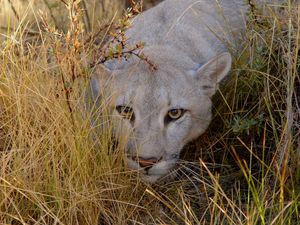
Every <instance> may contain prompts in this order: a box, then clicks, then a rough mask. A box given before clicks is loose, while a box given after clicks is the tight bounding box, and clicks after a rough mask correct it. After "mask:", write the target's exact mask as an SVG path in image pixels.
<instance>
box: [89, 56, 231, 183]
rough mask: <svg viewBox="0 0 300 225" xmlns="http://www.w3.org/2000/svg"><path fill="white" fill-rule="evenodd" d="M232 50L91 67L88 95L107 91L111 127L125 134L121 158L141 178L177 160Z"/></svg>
mask: <svg viewBox="0 0 300 225" xmlns="http://www.w3.org/2000/svg"><path fill="white" fill-rule="evenodd" d="M231 61H232V59H231V55H230V54H229V53H223V54H220V55H218V56H216V57H214V58H212V59H210V60H209V61H208V62H206V63H204V64H202V65H200V66H198V68H190V69H188V68H185V69H182V68H183V66H182V65H181V66H178V67H176V63H175V64H173V65H172V64H168V63H161V64H159V62H158V64H159V65H158V69H157V70H155V71H151V70H150V69H149V65H147V63H145V62H141V61H140V62H139V63H136V64H134V65H131V66H126V67H125V68H124V67H123V68H122V67H121V68H115V69H113V70H110V69H108V68H106V67H104V66H103V65H99V66H98V67H97V68H95V72H94V74H93V76H92V79H91V87H92V90H93V96H94V97H99V96H100V98H101V96H102V93H103V90H107V91H106V92H108V94H107V93H106V94H105V96H110V100H111V101H112V105H113V112H112V119H113V124H114V125H113V131H114V135H115V137H117V138H118V139H119V141H122V140H123V141H124V140H125V146H126V147H125V161H126V163H127V165H128V167H129V168H131V169H134V170H138V171H139V172H140V174H141V177H142V179H143V180H145V181H148V182H151V183H152V182H156V181H158V180H159V179H161V178H163V177H165V176H167V175H168V174H169V173H170V171H171V170H172V169H173V168H174V167H175V166H176V164H177V163H178V161H179V156H180V152H181V150H182V149H183V147H184V146H185V145H186V144H187V143H188V142H190V141H191V140H193V139H195V138H197V137H198V136H199V135H201V134H202V133H203V132H204V131H205V130H206V129H207V127H208V125H209V123H210V121H211V117H212V115H211V108H212V102H211V97H212V96H213V95H214V94H215V92H216V90H217V88H218V84H219V82H220V81H221V80H222V79H223V78H224V77H225V76H226V75H227V74H228V72H229V70H230V68H231Z"/></svg>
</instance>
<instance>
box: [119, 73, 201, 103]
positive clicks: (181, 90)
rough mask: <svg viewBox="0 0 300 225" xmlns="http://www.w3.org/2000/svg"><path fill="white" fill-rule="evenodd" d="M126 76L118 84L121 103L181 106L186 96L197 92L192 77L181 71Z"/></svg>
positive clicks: (188, 96)
mask: <svg viewBox="0 0 300 225" xmlns="http://www.w3.org/2000/svg"><path fill="white" fill-rule="evenodd" d="M123 75H124V74H123ZM125 78H126V79H125ZM125 78H123V79H122V81H121V82H118V85H117V86H118V89H119V90H120V96H119V100H118V103H120V104H121V103H122V102H123V103H122V104H132V105H140V106H142V105H143V106H147V107H148V108H159V107H171V106H173V107H176V106H177V105H178V107H179V106H180V105H183V102H185V99H186V98H190V97H191V96H193V95H196V94H197V93H196V90H195V87H194V86H195V85H193V82H192V79H188V78H187V77H186V75H185V74H181V72H179V71H174V72H172V73H168V72H166V71H157V72H156V73H145V72H144V73H137V74H135V75H132V76H125ZM187 87H188V88H187Z"/></svg>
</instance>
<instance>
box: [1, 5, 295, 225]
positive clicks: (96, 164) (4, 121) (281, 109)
mask: <svg viewBox="0 0 300 225" xmlns="http://www.w3.org/2000/svg"><path fill="white" fill-rule="evenodd" d="M83 2H84V3H85V4H86V6H84V4H83ZM77 3H78V4H77ZM77 3H76V2H75V3H74V4H71V5H69V7H66V6H65V5H64V4H63V3H62V2H59V1H52V0H51V1H50V0H47V1H42V0H35V1H34V0H30V1H25V0H24V1H12V0H10V1H8V0H5V1H4V0H2V1H0V6H1V7H0V27H1V32H0V36H1V38H0V39H1V43H0V54H1V57H0V165H1V168H0V224H80V225H81V224H93V225H95V224H124V225H125V224H147V225H148V224H251V225H252V224H295V225H296V224H298V221H299V220H300V218H299V216H300V214H299V196H300V189H299V185H300V182H299V181H300V170H299V168H300V167H299V162H300V160H299V156H300V153H299V151H300V150H299V149H300V143H299V142H300V141H299V136H300V135H299V132H300V131H299V124H300V119H299V114H300V109H299V98H300V93H299V88H300V85H299V79H300V77H299V57H298V52H299V35H300V26H299V24H300V19H299V18H300V8H299V5H297V4H292V3H291V2H290V1H289V2H288V3H287V4H285V5H284V6H280V7H278V6H268V7H266V8H265V12H264V13H263V14H262V13H261V11H260V9H253V10H252V12H251V13H250V17H251V18H252V19H251V21H250V22H249V24H248V27H249V28H248V30H247V37H248V41H247V42H246V44H245V49H244V51H242V52H241V53H240V55H238V56H237V57H236V60H235V66H234V69H233V71H232V75H231V78H230V79H228V80H227V81H226V82H225V83H224V85H223V87H222V88H221V91H220V92H219V94H218V95H216V96H215V99H214V102H215V106H216V107H215V109H214V111H215V112H214V114H215V118H214V120H213V122H212V124H211V126H210V128H209V130H208V131H207V132H206V133H205V134H204V135H203V136H202V137H200V139H199V140H197V141H196V142H194V143H192V144H191V145H189V146H187V149H186V151H185V152H184V153H183V154H182V165H181V167H180V169H179V171H178V178H177V179H175V180H174V181H172V182H170V183H167V184H159V185H152V186H150V185H147V184H144V183H143V182H142V181H141V180H140V179H139V177H138V176H137V174H136V173H135V172H133V171H128V170H127V169H126V167H125V166H124V163H123V161H122V153H123V150H122V149H123V147H122V145H121V144H119V145H116V144H114V140H113V138H112V132H111V125H110V115H109V110H108V108H107V106H106V105H102V106H101V107H100V108H99V109H97V110H95V111H86V110H84V108H85V107H84V102H85V100H84V98H85V96H84V95H85V90H86V88H87V87H88V81H89V77H90V75H91V72H92V70H91V68H89V66H88V65H87V64H86V62H85V58H86V57H87V58H92V57H93V54H94V50H95V49H94V48H95V47H94V46H95V45H96V46H99V45H101V44H102V43H104V40H105V36H106V34H107V29H100V28H101V27H105V25H107V24H111V23H112V22H113V21H114V20H116V19H117V18H120V16H121V15H122V13H124V11H123V10H124V9H123V7H124V4H123V1H118V0H112V1H81V2H77ZM84 7H87V9H88V11H87V13H88V16H87V15H86V14H85V12H84V11H82V10H81V9H82V8H84ZM72 10H73V11H72ZM99 29H100V31H99ZM93 34H97V38H96V40H94V41H91V42H89V43H88V44H84V43H85V42H86V40H91V38H90V37H92V36H93ZM96 49H97V48H96ZM83 56H84V57H83ZM95 117H100V118H98V120H97V121H100V122H99V123H98V124H97V125H94V126H92V125H91V123H92V122H91V121H92V120H95Z"/></svg>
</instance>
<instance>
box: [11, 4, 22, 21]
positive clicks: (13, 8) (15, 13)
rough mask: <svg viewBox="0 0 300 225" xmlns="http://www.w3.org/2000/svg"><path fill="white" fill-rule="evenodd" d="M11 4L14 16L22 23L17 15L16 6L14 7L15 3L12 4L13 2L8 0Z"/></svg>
mask: <svg viewBox="0 0 300 225" xmlns="http://www.w3.org/2000/svg"><path fill="white" fill-rule="evenodd" d="M8 2H9V4H10V7H11V9H12V11H13V12H14V15H15V17H16V18H17V20H18V21H20V16H19V14H18V13H17V10H16V8H15V6H14V5H13V3H12V2H11V0H8Z"/></svg>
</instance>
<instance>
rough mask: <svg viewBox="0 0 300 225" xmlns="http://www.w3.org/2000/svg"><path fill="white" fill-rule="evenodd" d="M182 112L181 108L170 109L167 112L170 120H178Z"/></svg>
mask: <svg viewBox="0 0 300 225" xmlns="http://www.w3.org/2000/svg"><path fill="white" fill-rule="evenodd" d="M184 112H185V111H184V110H183V109H171V110H169V112H168V117H169V119H170V120H178V119H179V118H180V117H182V116H183V114H184Z"/></svg>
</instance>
